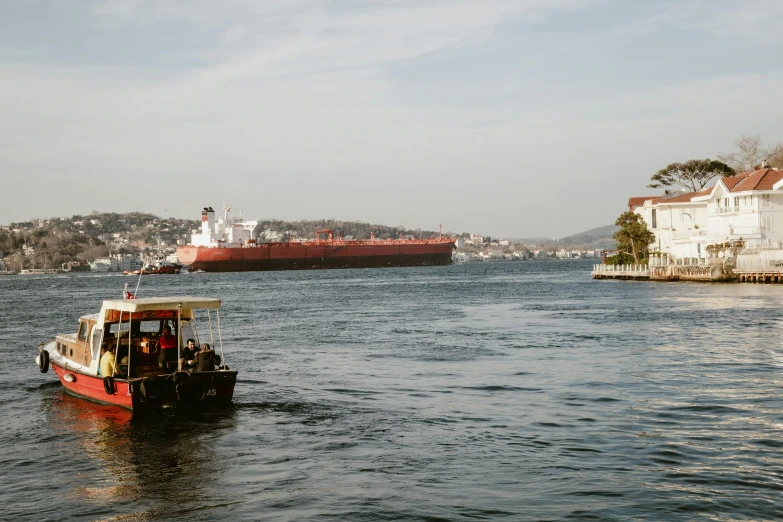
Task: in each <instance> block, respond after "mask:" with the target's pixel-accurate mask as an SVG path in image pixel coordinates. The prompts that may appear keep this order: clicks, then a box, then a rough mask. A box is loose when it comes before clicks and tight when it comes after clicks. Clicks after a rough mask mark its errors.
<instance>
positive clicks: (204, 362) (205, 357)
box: [193, 343, 220, 372]
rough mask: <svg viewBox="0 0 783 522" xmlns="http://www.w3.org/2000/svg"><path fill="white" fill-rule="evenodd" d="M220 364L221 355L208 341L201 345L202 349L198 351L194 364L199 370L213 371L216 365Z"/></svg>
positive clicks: (196, 369)
mask: <svg viewBox="0 0 783 522" xmlns="http://www.w3.org/2000/svg"><path fill="white" fill-rule="evenodd" d="M216 364H220V356H219V355H217V354H216V353H215V350H213V349H212V347H211V346H209V345H208V344H207V343H203V344H202V345H201V351H200V352H198V353H197V354H196V355H195V357H194V359H193V365H194V366H195V370H194V371H197V372H212V371H215V365H216Z"/></svg>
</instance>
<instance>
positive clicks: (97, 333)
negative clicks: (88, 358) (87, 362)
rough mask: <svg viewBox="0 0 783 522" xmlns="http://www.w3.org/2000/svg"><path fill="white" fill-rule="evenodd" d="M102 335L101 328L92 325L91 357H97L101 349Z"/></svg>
mask: <svg viewBox="0 0 783 522" xmlns="http://www.w3.org/2000/svg"><path fill="white" fill-rule="evenodd" d="M102 337H103V329H102V328H98V327H97V326H93V328H92V358H93V359H97V358H98V356H99V355H100V350H101V338H102Z"/></svg>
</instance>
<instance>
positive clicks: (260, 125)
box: [0, 0, 783, 236]
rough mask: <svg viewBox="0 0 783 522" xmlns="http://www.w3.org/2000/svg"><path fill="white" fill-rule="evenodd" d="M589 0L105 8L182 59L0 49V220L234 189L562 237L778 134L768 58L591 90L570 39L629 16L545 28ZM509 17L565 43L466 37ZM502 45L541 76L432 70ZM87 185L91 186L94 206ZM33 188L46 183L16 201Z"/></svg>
mask: <svg viewBox="0 0 783 522" xmlns="http://www.w3.org/2000/svg"><path fill="white" fill-rule="evenodd" d="M599 4H600V3H598V2H591V1H584V2H582V1H575V0H574V1H572V0H555V1H544V0H540V1H503V0H491V1H487V2H473V1H470V2H468V1H460V0H455V1H448V2H447V1H428V2H411V1H407V0H400V1H384V2H373V3H368V4H363V5H359V6H358V7H357V6H356V5H354V6H353V7H351V8H348V7H347V6H346V7H341V6H340V5H339V4H334V3H329V2H320V1H314V0H302V1H297V2H281V3H269V2H258V1H255V0H254V1H250V0H248V1H243V0H237V1H233V2H213V1H206V0H192V1H189V2H184V1H182V2H153V1H149V2H145V1H140V0H139V1H131V0H127V1H121V2H103V3H100V4H98V5H97V6H95V7H94V8H91V9H92V11H91V16H92V18H91V23H92V24H93V25H92V27H85V28H84V30H85V31H86V32H89V31H94V32H95V34H98V35H106V34H111V35H112V39H113V38H115V37H116V38H119V37H120V36H121V37H122V38H124V39H126V40H127V41H126V43H127V44H128V46H129V47H130V48H134V46H135V45H136V44H138V45H142V44H143V43H144V42H145V41H146V40H145V38H146V37H148V36H149V35H161V34H170V33H169V31H174V30H176V29H177V28H178V27H181V25H182V24H185V25H188V26H190V25H192V26H195V27H197V28H198V30H197V31H195V32H193V33H188V37H191V38H194V39H198V41H196V42H194V43H193V45H192V46H190V47H186V49H187V51H188V52H192V53H193V54H192V55H191V54H188V55H187V59H185V58H184V57H182V56H181V55H180V60H177V56H174V57H173V58H172V59H171V63H172V64H173V66H172V67H145V66H144V64H143V63H142V64H140V65H138V66H134V67H128V66H125V67H120V66H116V65H111V66H109V65H106V63H105V62H104V61H100V60H95V61H90V60H81V61H80V62H78V63H68V62H65V63H62V62H58V63H56V64H54V63H50V62H47V59H46V58H47V56H46V55H44V56H38V57H37V59H36V60H19V59H17V60H16V61H14V60H12V59H11V58H9V59H7V60H6V61H4V62H3V63H2V64H0V65H2V66H1V67H0V92H1V93H2V96H0V113H2V114H3V118H4V125H3V126H2V127H0V170H2V171H3V172H8V173H11V175H12V176H13V177H14V178H15V180H14V181H13V182H12V183H14V184H15V185H14V187H17V188H18V190H16V191H4V193H3V195H0V208H3V209H4V212H5V214H4V215H3V216H10V217H2V216H0V217H2V218H3V219H5V220H18V219H27V218H30V217H33V216H41V215H52V214H69V213H76V212H86V211H89V210H91V209H92V208H101V209H105V210H118V211H119V210H132V209H135V208H139V207H140V208H141V209H143V210H150V211H159V209H160V208H167V209H169V212H170V213H172V215H178V216H183V217H184V216H189V215H192V214H193V212H196V211H197V210H198V208H200V207H202V206H204V205H208V204H212V205H217V204H219V200H223V199H226V200H228V201H229V202H230V203H232V205H233V206H234V207H235V208H243V209H244V210H245V212H246V215H258V214H260V215H264V216H268V217H273V216H274V217H280V218H290V219H296V218H306V217H324V216H330V217H342V218H346V219H362V220H370V221H376V222H386V223H390V224H397V223H399V222H400V221H402V222H403V224H405V225H408V226H413V227H416V226H421V227H430V228H435V227H436V226H437V224H438V223H439V222H441V221H442V222H444V224H445V225H446V226H447V228H451V229H455V230H472V231H476V232H484V233H489V234H492V235H553V234H554V235H558V236H560V235H566V234H568V233H573V232H578V231H579V230H580V227H582V228H589V227H590V226H593V225H595V226H598V225H603V224H606V223H611V222H613V221H614V219H615V218H616V214H618V213H619V210H621V207H622V203H623V201H625V200H626V199H627V197H628V196H629V195H632V194H634V193H636V192H638V191H639V189H640V188H643V187H644V185H645V184H646V183H647V180H648V178H649V172H651V171H654V170H657V169H658V168H660V166H661V165H665V164H667V163H670V162H671V161H675V160H682V159H688V158H690V157H704V156H714V155H715V154H717V153H720V152H724V151H725V150H726V149H730V148H731V147H732V144H733V140H734V139H735V138H736V137H737V136H739V135H740V134H743V133H745V134H748V133H750V134H755V133H761V134H763V135H764V136H765V138H767V139H768V141H773V142H776V141H779V139H780V138H779V135H780V134H779V130H778V129H777V128H776V127H775V125H776V123H775V122H777V121H780V119H781V116H783V114H781V109H779V108H778V106H779V104H777V99H778V97H779V92H781V88H783V78H781V75H780V70H779V68H778V70H776V71H774V72H772V73H770V74H760V73H757V72H754V73H736V72H733V71H731V70H730V69H731V67H730V65H731V64H726V65H727V67H726V71H725V72H723V73H721V74H720V75H718V76H716V75H711V76H707V77H704V78H700V79H696V80H694V79H692V78H689V79H687V81H683V80H682V79H678V78H675V77H674V76H673V75H672V73H671V72H670V71H665V70H662V71H660V73H659V75H660V76H661V77H662V78H663V80H665V81H664V82H663V84H662V82H657V83H652V82H651V83H646V82H644V81H639V82H637V83H635V84H633V85H630V84H621V83H618V82H615V83H611V84H601V86H602V87H601V88H600V89H598V88H593V89H589V94H588V87H590V86H591V85H593V84H596V83H598V82H597V80H598V79H597V78H595V77H594V76H591V74H595V69H596V68H595V63H596V62H597V61H598V57H595V58H594V59H593V58H592V57H591V56H590V55H589V54H584V53H583V54H579V56H580V57H584V58H583V59H584V61H585V62H586V63H574V62H573V61H568V59H569V56H571V54H570V53H571V50H572V49H575V48H578V47H579V46H584V45H587V44H588V43H589V41H590V39H591V38H607V39H609V41H610V42H611V43H616V42H620V43H626V42H627V40H625V39H626V38H631V37H633V35H634V34H636V32H635V29H634V23H635V22H634V20H627V19H620V20H617V21H616V22H615V23H614V24H610V25H612V27H613V28H616V29H613V30H616V31H618V32H617V33H614V34H609V33H611V32H612V31H608V30H606V31H605V30H604V29H603V28H595V27H594V26H589V25H588V26H585V27H584V31H582V32H580V33H579V34H577V35H570V36H569V35H564V34H561V33H558V32H557V29H558V28H557V27H556V26H554V27H553V26H550V25H548V24H549V20H550V19H553V17H557V16H558V15H561V14H564V13H565V15H572V16H573V18H577V19H578V18H579V17H580V16H581V15H582V14H583V13H582V11H580V10H585V13H587V14H590V13H589V11H590V9H591V8H592V7H594V6H596V5H599ZM726 5H727V4H726ZM726 5H723V8H725V9H723V8H722V10H718V11H716V12H715V15H714V17H706V16H705V17H703V19H702V21H701V22H699V23H704V24H706V25H705V26H704V27H703V28H698V29H694V31H695V32H694V38H697V35H698V34H703V33H705V32H708V31H709V32H710V34H713V33H714V34H717V33H718V32H719V31H720V29H719V28H720V27H721V23H722V22H721V18H720V16H719V13H720V12H724V11H725V12H728V11H730V9H729V8H727V7H726ZM605 7H607V9H606V10H605V11H611V10H612V7H613V6H612V5H609V6H605ZM669 7H670V9H669V10H655V12H654V13H651V11H650V10H645V11H644V14H645V16H643V17H642V20H641V21H639V22H638V23H642V22H643V23H645V24H647V25H646V27H647V31H648V32H649V34H652V35H654V34H656V33H657V32H659V31H661V30H662V29H661V28H662V27H667V26H669V25H671V24H675V25H676V24H680V25H679V26H678V27H695V26H694V25H693V24H695V23H696V22H698V17H697V16H696V15H695V13H694V12H692V11H690V10H685V11H682V10H681V11H677V10H676V5H675V4H670V5H669ZM755 8H758V9H761V7H760V5H755ZM755 8H754V9H755ZM727 10H728V11H727ZM754 12H756V11H755V10H754ZM592 14H593V15H595V13H592ZM653 15H655V16H657V18H656V19H655V20H653V21H651V17H653ZM721 16H722V15H721ZM754 16H755V15H754ZM715 17H717V18H715ZM77 18H78V17H77ZM707 20H710V21H709V23H707ZM748 23H752V22H748ZM508 24H512V25H513V31H512V32H515V33H519V32H524V31H525V30H526V29H529V28H547V29H548V30H550V31H551V32H550V33H549V34H548V36H549V38H548V39H547V40H546V41H547V42H550V41H555V42H556V41H558V39H562V40H563V44H562V45H563V48H562V49H560V48H558V49H557V51H558V52H554V51H553V50H552V49H550V48H548V47H547V48H544V47H545V46H542V48H536V49H532V50H531V49H523V48H516V47H513V45H512V46H510V47H504V48H503V49H500V50H499V51H498V52H497V53H494V54H493V53H491V54H489V55H474V54H472V53H471V51H473V50H475V49H478V48H490V49H491V48H493V47H495V46H503V45H506V44H507V42H506V41H500V43H498V42H499V40H498V34H499V33H501V32H503V31H506V32H508V28H507V27H506V26H507V25H508ZM688 24H691V25H688ZM637 28H638V26H637ZM621 30H624V31H626V32H625V33H620V32H619V31H621ZM118 35H119V36H118ZM534 36H535V35H534ZM612 38H616V40H612ZM726 38H734V37H729V36H726ZM106 41H107V43H108V42H109V41H110V40H106ZM164 41H165V40H164ZM512 43H514V42H512ZM661 45H662V46H663V45H665V42H661ZM167 51H169V49H167V48H161V49H160V52H167ZM500 51H502V52H505V53H508V60H509V62H508V63H510V64H511V65H514V64H515V63H517V62H520V61H523V60H525V61H535V60H536V59H538V60H539V61H540V62H541V63H542V64H543V65H542V67H540V68H539V69H538V70H539V71H540V72H541V74H540V75H530V76H525V75H524V74H520V75H519V76H512V75H508V76H504V75H499V76H492V75H489V74H488V75H484V74H483V73H481V72H479V73H473V72H472V70H470V71H469V73H468V74H466V75H465V77H466V78H467V80H465V81H460V80H459V79H457V80H451V79H450V78H447V79H444V78H442V77H439V76H438V74H437V71H434V70H432V71H428V68H430V67H432V64H433V63H434V60H432V58H433V57H436V56H441V55H444V54H445V55H449V56H451V55H455V56H459V57H460V60H462V61H459V62H457V64H456V65H454V64H450V66H451V67H461V66H463V65H465V64H467V67H476V66H477V65H481V64H476V61H477V60H482V59H485V58H486V57H487V56H488V59H499V58H498V56H499V54H500ZM177 52H180V51H179V49H178V50H177ZM199 53H200V54H199ZM536 53H538V54H536ZM11 54H12V53H11ZM196 55H198V56H199V59H192V58H193V56H196ZM4 56H10V54H9V52H8V51H7V50H6V53H5V54H4ZM25 57H29V54H25ZM628 59H629V60H634V59H636V57H635V56H633V55H632V54H631V56H630V57H629V58H628ZM413 62H415V63H416V65H417V66H419V67H420V69H418V70H417V71H419V70H420V71H423V72H425V73H426V72H430V76H431V78H427V76H426V75H416V74H412V75H411V77H412V78H409V79H407V80H408V81H407V82H404V81H402V80H401V78H400V77H399V76H395V75H398V74H399V72H398V69H397V68H396V67H395V65H399V64H404V63H413ZM500 65H501V69H502V68H503V67H506V63H501V64H500ZM604 65H606V64H604ZM608 67H616V64H612V63H610V64H608ZM476 69H477V70H480V68H479V67H476ZM551 71H554V72H555V73H557V74H556V75H554V78H555V79H554V80H553V79H552V78H553V77H551V76H546V73H547V72H551ZM503 72H505V71H503ZM603 85H607V86H606V88H604V87H603ZM561 89H567V91H563V92H567V94H568V96H564V95H560V94H559V93H560V92H561V91H560V90H561ZM775 133H777V134H775ZM69 180H74V182H73V183H71V182H69ZM79 182H84V183H85V184H87V185H88V186H89V187H90V195H89V197H88V198H87V201H86V202H85V198H84V194H83V193H81V192H80V191H79V190H77V187H79V186H80V185H81V183H79ZM118 185H121V186H122V189H121V192H122V196H121V197H118V196H117V193H118ZM40 186H47V187H53V189H54V190H56V192H57V193H56V195H55V194H52V195H51V197H48V199H47V197H44V196H41V195H37V196H36V198H29V199H28V200H25V198H24V197H22V198H19V197H14V196H12V195H11V194H14V193H16V194H27V193H31V190H30V189H31V187H40ZM157 187H164V188H163V189H160V190H158V188H157ZM212 198H215V199H217V200H218V201H217V202H216V201H210V199H212ZM96 201H100V202H106V205H105V206H100V205H97V204H96V203H95V202H96ZM82 204H83V206H82ZM36 205H38V206H36ZM563 208H567V209H568V211H567V212H562V211H561V209H563ZM574 215H576V216H579V219H578V220H577V222H574V219H573V217H572V216H574ZM541 216H546V218H545V219H542V217H541ZM583 225H584V226H583Z"/></svg>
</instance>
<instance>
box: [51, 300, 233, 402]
mask: <svg viewBox="0 0 783 522" xmlns="http://www.w3.org/2000/svg"><path fill="white" fill-rule="evenodd" d="M126 295H127V296H128V297H132V296H131V294H127V293H126ZM221 304H222V303H221V301H220V300H219V299H212V298H205V297H190V296H184V297H157V298H144V299H134V298H130V299H118V300H106V301H103V305H102V306H101V310H100V313H97V314H88V315H83V316H82V317H81V318H80V319H79V326H78V330H77V332H76V333H72V334H60V335H57V336H56V338H55V339H54V340H52V341H49V342H47V343H43V344H41V345H40V346H39V347H38V356H37V357H36V363H37V364H38V367H39V369H40V371H41V372H42V373H46V372H47V371H48V370H49V368H50V367H51V368H52V369H53V370H54V373H55V374H57V377H58V378H59V379H60V382H61V383H62V385H63V387H64V388H65V389H66V391H67V392H68V393H71V394H73V395H76V396H79V397H83V398H85V399H89V400H92V401H96V402H100V403H104V404H113V405H116V406H121V407H123V408H127V409H131V410H141V409H154V408H158V407H161V406H164V407H165V406H185V407H190V408H202V407H206V406H209V405H217V404H221V403H228V402H230V401H231V399H232V397H233V394H234V385H235V384H236V378H237V372H236V371H235V370H230V369H229V368H228V367H227V366H226V365H225V356H224V354H223V341H222V336H221V333H220V312H219V309H220V307H221ZM197 311H198V312H200V313H201V315H204V314H205V315H206V319H207V324H208V325H209V333H208V335H209V338H208V340H209V341H210V342H211V346H215V333H217V340H218V345H217V347H218V348H219V351H218V352H217V353H214V352H212V353H214V356H213V355H212V354H210V357H214V359H213V360H214V362H216V363H217V364H214V365H213V364H210V366H211V369H209V368H207V370H206V371H193V372H187V371H178V361H179V360H180V355H181V353H182V351H183V350H184V349H185V342H186V340H188V339H193V340H195V342H196V345H197V346H199V345H201V344H203V343H206V341H207V339H200V338H199V332H198V328H197V324H196V316H197ZM214 320H216V323H217V325H216V326H217V327H216V330H217V331H216V332H215V329H213V321H214ZM166 330H168V331H169V332H172V333H175V336H173V337H174V339H175V340H176V359H174V357H173V355H174V354H173V353H172V354H171V355H172V357H165V358H161V357H160V356H159V351H156V349H155V348H156V345H158V344H159V341H160V339H161V337H163V335H165V334H164V332H165V331H166ZM172 344H173V343H172ZM110 347H111V348H110ZM167 349H168V350H172V351H174V347H168V348H167ZM104 350H109V351H113V352H114V355H115V357H114V358H113V363H112V365H113V370H114V371H113V372H112V373H113V375H111V376H109V375H101V370H100V368H101V355H102V352H103V351H104ZM164 359H165V360H164Z"/></svg>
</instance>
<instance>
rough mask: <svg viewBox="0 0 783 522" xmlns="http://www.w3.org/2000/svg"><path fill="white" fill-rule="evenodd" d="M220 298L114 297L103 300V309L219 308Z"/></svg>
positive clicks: (139, 310) (136, 310)
mask: <svg viewBox="0 0 783 522" xmlns="http://www.w3.org/2000/svg"><path fill="white" fill-rule="evenodd" d="M220 304H221V301H220V299H210V298H208V297H190V296H185V297H148V298H146V299H116V300H107V301H104V302H103V308H104V310H119V311H121V312H131V313H136V312H144V311H147V310H176V309H177V307H178V306H181V307H182V308H183V309H185V310H192V309H195V308H220Z"/></svg>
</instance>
